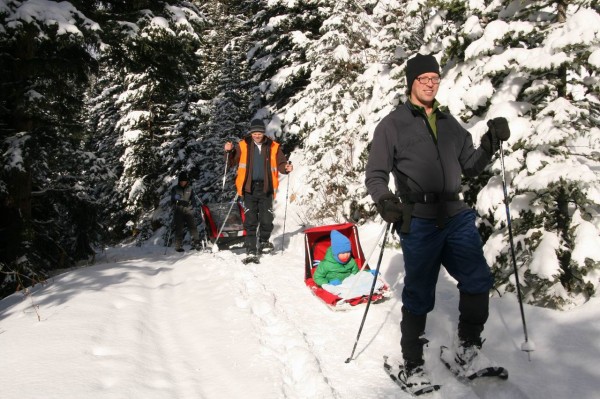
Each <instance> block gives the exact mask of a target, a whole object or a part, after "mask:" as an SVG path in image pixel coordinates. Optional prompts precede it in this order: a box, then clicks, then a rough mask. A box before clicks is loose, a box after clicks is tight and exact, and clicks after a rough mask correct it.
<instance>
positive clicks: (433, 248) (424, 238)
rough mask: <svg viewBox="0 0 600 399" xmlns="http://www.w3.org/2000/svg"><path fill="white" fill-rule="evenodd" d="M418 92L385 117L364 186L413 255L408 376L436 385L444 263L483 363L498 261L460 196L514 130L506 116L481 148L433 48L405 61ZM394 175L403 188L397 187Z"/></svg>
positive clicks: (405, 324)
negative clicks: (441, 93) (446, 91)
mask: <svg viewBox="0 0 600 399" xmlns="http://www.w3.org/2000/svg"><path fill="white" fill-rule="evenodd" d="M406 80H407V89H408V90H410V93H409V98H408V100H407V101H406V102H405V103H404V104H401V105H399V106H398V107H397V108H396V109H395V110H394V111H392V112H391V113H390V114H389V115H387V116H386V117H385V118H383V119H382V120H381V122H380V123H379V124H378V125H377V127H376V129H375V132H374V134H373V140H372V143H371V149H370V153H369V158H368V162H367V166H366V173H365V184H366V186H367V190H368V192H369V194H370V195H371V198H372V199H373V201H374V202H375V204H376V206H377V210H378V212H379V213H380V215H381V216H382V218H383V219H384V220H385V221H386V222H388V223H394V226H395V228H396V231H397V233H398V234H399V235H400V241H401V245H402V251H403V256H404V267H405V273H406V274H405V277H404V289H403V292H402V302H403V306H402V321H401V323H400V329H401V333H402V338H401V342H400V345H401V349H402V356H403V359H404V369H403V371H402V372H401V373H400V374H401V375H400V376H399V377H400V378H402V379H403V381H408V382H407V383H408V384H409V386H410V384H413V386H414V387H417V388H418V387H419V386H424V385H428V384H430V382H429V379H428V377H427V374H426V373H425V371H424V358H423V345H424V343H425V342H427V341H426V340H425V339H424V333H425V324H426V318H427V313H429V312H431V311H432V310H433V307H434V302H435V287H436V283H437V278H438V273H439V270H440V266H441V265H442V264H443V265H444V267H445V268H446V270H447V271H448V272H449V273H450V275H451V276H452V277H454V278H455V279H456V280H457V281H458V289H459V291H460V300H459V301H460V303H459V312H460V316H459V320H458V337H457V343H456V354H457V356H459V357H460V356H462V357H463V358H464V359H463V360H465V362H466V363H467V364H466V365H465V368H467V367H469V364H470V363H472V362H474V361H476V359H478V360H477V361H478V362H479V363H484V362H482V359H485V358H484V355H483V354H481V352H480V348H481V345H482V339H481V333H482V331H483V329H484V325H485V323H486V321H487V318H488V307H489V290H490V289H491V288H492V285H493V277H492V274H491V272H490V268H489V266H488V264H487V262H486V260H485V258H484V256H483V250H482V242H481V238H480V236H479V232H478V230H477V227H476V225H475V217H476V215H475V211H474V210H472V209H470V208H469V207H468V206H467V204H465V203H464V202H463V201H462V200H461V198H460V192H461V179H462V175H465V176H469V177H472V176H477V175H478V174H480V173H481V172H482V171H483V170H484V169H485V167H486V166H487V165H488V164H489V162H490V160H491V158H492V156H493V155H494V153H495V152H496V151H497V149H498V148H499V146H500V144H499V143H500V140H507V139H508V137H509V136H510V132H509V129H508V123H507V121H506V119H504V118H495V119H492V120H490V121H488V126H489V130H488V132H487V133H486V134H485V135H484V136H483V137H482V139H481V145H480V146H479V148H477V149H476V148H474V146H473V141H472V137H471V134H470V133H469V132H468V131H467V130H465V129H464V128H463V127H462V126H461V125H460V124H459V123H458V121H457V120H456V119H455V118H454V117H453V116H452V115H450V114H449V113H446V112H443V111H442V110H441V109H440V104H439V103H438V102H437V101H436V99H435V96H436V94H437V91H438V88H439V83H440V68H439V64H438V62H437V60H436V59H435V58H434V57H433V56H431V55H421V54H417V55H416V56H415V57H414V58H412V59H410V60H408V62H407V66H406ZM390 172H391V173H392V175H393V177H394V180H395V184H396V191H397V193H396V194H393V193H391V192H390V190H389V188H388V183H389V174H390Z"/></svg>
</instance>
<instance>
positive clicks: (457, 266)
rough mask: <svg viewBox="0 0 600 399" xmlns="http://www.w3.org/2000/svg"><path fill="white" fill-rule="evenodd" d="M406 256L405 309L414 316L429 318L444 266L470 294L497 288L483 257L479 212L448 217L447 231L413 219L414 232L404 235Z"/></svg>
mask: <svg viewBox="0 0 600 399" xmlns="http://www.w3.org/2000/svg"><path fill="white" fill-rule="evenodd" d="M397 231H398V234H399V235H400V243H401V245H402V251H403V253H404V269H405V276H404V289H403V291H402V302H403V306H405V307H406V309H407V310H408V311H410V312H411V313H413V314H414V315H425V314H427V313H429V312H431V311H432V310H433V307H434V305H435V287H436V284H437V279H438V275H439V271H440V266H441V265H444V267H445V268H446V270H447V271H448V273H449V274H450V275H451V276H452V277H453V278H454V279H456V281H458V285H457V287H458V289H459V290H460V291H461V292H464V293H467V294H483V293H487V292H489V290H490V289H491V288H492V286H493V276H492V273H491V271H490V268H489V266H488V264H487V262H486V260H485V258H484V256H483V248H482V242H481V237H480V236H479V231H478V230H477V227H476V225H475V211H474V210H472V209H469V210H465V211H463V212H461V213H459V214H457V215H455V216H453V217H451V218H448V219H447V221H446V225H445V227H444V228H443V229H439V228H437V227H436V220H435V219H422V218H416V217H413V218H412V220H411V223H410V233H408V234H405V233H400V230H399V227H398V229H397Z"/></svg>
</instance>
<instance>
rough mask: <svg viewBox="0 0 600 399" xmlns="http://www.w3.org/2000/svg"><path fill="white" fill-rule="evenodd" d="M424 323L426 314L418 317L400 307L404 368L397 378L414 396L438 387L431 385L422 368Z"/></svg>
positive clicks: (423, 361)
mask: <svg viewBox="0 0 600 399" xmlns="http://www.w3.org/2000/svg"><path fill="white" fill-rule="evenodd" d="M426 321H427V315H426V314H425V315H420V316H418V315H415V314H413V313H410V312H409V311H408V310H407V309H406V308H405V307H404V306H403V307H402V321H401V322H400V331H401V332H402V338H400V346H401V347H402V357H403V358H404V367H403V368H402V369H401V370H400V373H399V374H398V378H399V379H400V381H402V383H403V384H404V386H405V387H406V389H407V390H408V391H409V392H411V393H412V394H414V395H420V394H422V393H426V392H431V391H435V390H437V389H439V386H434V385H432V384H431V381H430V379H429V375H428V374H427V372H426V371H425V368H424V365H425V360H424V359H423V345H425V344H426V343H427V342H428V341H427V340H426V339H425V337H424V335H425V322H426Z"/></svg>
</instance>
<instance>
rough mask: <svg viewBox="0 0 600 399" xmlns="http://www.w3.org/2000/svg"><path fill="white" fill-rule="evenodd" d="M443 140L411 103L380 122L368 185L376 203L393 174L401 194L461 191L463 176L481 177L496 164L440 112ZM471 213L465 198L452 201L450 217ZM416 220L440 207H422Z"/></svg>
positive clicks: (439, 128)
mask: <svg viewBox="0 0 600 399" xmlns="http://www.w3.org/2000/svg"><path fill="white" fill-rule="evenodd" d="M435 112H436V113H437V114H436V117H437V124H436V125H437V137H438V138H437V140H436V139H435V138H434V136H433V132H431V130H430V128H429V126H428V124H427V121H426V120H425V117H424V116H423V114H421V113H420V112H419V111H418V110H417V109H416V108H415V107H414V106H413V105H412V104H410V102H408V101H407V102H406V103H404V104H402V105H400V106H399V107H398V108H396V109H395V110H394V111H392V112H391V113H390V114H389V115H387V116H386V117H385V118H383V119H382V120H381V122H379V124H378V125H377V127H376V128H375V132H374V134H373V141H372V142H371V149H370V153H369V160H368V162H367V168H366V174H365V175H366V177H365V183H366V186H367V190H368V192H369V194H370V195H371V198H372V199H373V201H375V202H376V203H377V201H379V199H380V198H381V196H382V195H384V194H386V193H389V192H390V190H389V188H388V183H389V174H390V172H392V175H393V176H394V180H395V184H396V191H397V192H396V194H398V195H399V196H400V197H401V198H402V196H405V195H408V194H409V193H435V194H439V193H459V192H460V191H461V179H462V175H465V176H468V177H473V176H477V175H478V174H480V173H481V172H482V171H483V170H484V169H485V167H486V166H487V164H488V163H489V162H490V160H491V155H490V154H489V153H488V152H487V151H485V150H484V149H483V148H481V147H479V148H478V149H475V148H474V147H473V139H472V137H471V134H470V133H469V132H468V131H467V130H466V129H464V128H463V127H462V126H461V125H460V124H459V123H458V121H457V120H456V119H455V118H454V117H453V116H452V115H450V114H448V113H445V112H442V111H440V110H439V109H438V110H436V111H435ZM464 209H468V206H467V205H466V204H465V203H464V202H463V201H462V200H453V201H449V202H447V203H446V206H445V210H444V214H445V215H446V216H454V215H456V214H457V213H459V212H460V211H462V210H464ZM412 215H413V216H416V217H421V218H428V219H434V218H436V217H437V216H439V215H438V204H424V203H416V204H415V207H414V209H413V212H412Z"/></svg>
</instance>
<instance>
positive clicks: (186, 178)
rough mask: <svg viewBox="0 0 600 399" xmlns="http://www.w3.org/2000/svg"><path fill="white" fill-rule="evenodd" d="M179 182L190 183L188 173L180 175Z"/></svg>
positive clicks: (184, 172)
mask: <svg viewBox="0 0 600 399" xmlns="http://www.w3.org/2000/svg"><path fill="white" fill-rule="evenodd" d="M179 181H190V179H189V177H188V174H187V172H186V171H183V172H181V173H180V174H179Z"/></svg>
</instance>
